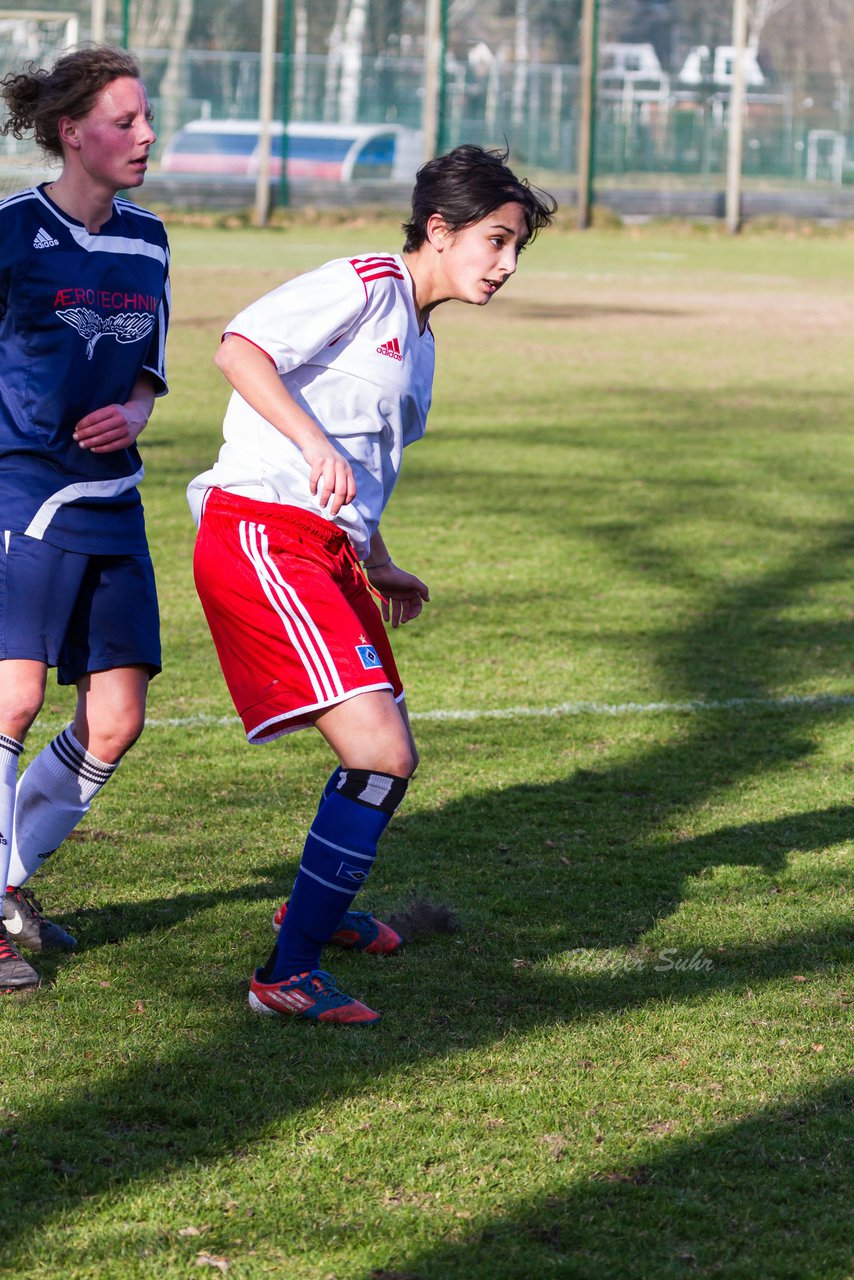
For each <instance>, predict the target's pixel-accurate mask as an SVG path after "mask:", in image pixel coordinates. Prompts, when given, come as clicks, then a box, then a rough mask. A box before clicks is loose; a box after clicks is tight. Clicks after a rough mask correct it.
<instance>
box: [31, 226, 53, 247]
mask: <svg viewBox="0 0 854 1280" xmlns="http://www.w3.org/2000/svg"><path fill="white" fill-rule="evenodd" d="M58 244H59V241H58V240H54V238H53V236H51V235H48V233H47V232H46V231H45V229H44V227H39V229H38V231H37V232H36V238H35V240H33V248H34V249H55V248H56V247H57V245H58Z"/></svg>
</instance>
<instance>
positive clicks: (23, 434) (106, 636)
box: [0, 48, 169, 990]
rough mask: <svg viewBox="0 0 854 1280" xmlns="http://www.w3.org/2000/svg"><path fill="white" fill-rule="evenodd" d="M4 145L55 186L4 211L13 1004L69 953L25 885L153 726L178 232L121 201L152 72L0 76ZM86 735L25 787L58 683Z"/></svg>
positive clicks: (7, 941)
mask: <svg viewBox="0 0 854 1280" xmlns="http://www.w3.org/2000/svg"><path fill="white" fill-rule="evenodd" d="M0 93H2V97H3V100H4V102H5V107H6V117H5V121H4V124H3V128H2V132H3V133H7V134H8V133H11V134H13V135H14V136H15V137H17V138H20V137H21V136H22V135H23V133H24V132H25V131H28V130H32V131H33V132H34V135H35V139H36V141H37V142H38V143H39V145H40V146H41V148H42V150H43V151H44V152H45V153H46V154H47V155H48V156H51V157H54V158H56V159H59V160H61V162H62V168H61V171H60V172H59V175H58V177H57V178H56V179H55V180H54V181H53V182H47V183H44V184H42V185H40V186H36V187H31V188H29V189H28V190H25V191H19V192H18V193H17V194H16V195H13V196H10V197H9V198H8V199H6V200H4V201H3V202H2V203H0V893H2V890H3V889H4V888H6V886H8V889H7V891H6V895H5V901H4V903H3V919H2V923H0V990H14V989H18V988H22V987H28V986H34V985H37V984H38V975H37V973H36V972H35V970H34V969H33V968H32V967H31V966H30V965H29V964H28V962H27V961H26V960H24V959H23V957H22V956H21V955H20V952H19V951H18V950H17V947H18V946H20V947H23V948H25V949H29V950H33V951H41V950H44V949H46V948H48V947H66V948H67V947H70V946H73V945H74V939H73V938H72V937H71V936H70V935H69V934H67V933H66V932H65V931H64V930H63V929H61V928H60V927H59V926H58V925H55V924H53V923H51V922H50V921H48V920H45V919H44V917H43V916H42V914H41V911H40V908H39V904H38V903H37V902H36V900H35V899H34V898H33V896H32V894H31V893H30V891H29V890H24V889H23V888H22V886H23V885H24V883H25V882H26V881H27V880H28V878H29V877H30V876H31V875H32V873H33V872H34V871H36V870H37V869H38V867H39V866H40V865H41V863H42V861H43V860H44V858H46V857H47V856H48V854H50V853H51V852H52V851H53V850H55V849H56V848H57V846H58V845H59V844H61V843H62V841H63V840H64V839H65V837H66V836H67V835H68V834H69V833H70V832H71V831H72V830H73V828H74V827H75V826H76V825H77V823H78V822H79V821H80V819H81V818H82V816H83V814H84V813H86V811H87V810H88V808H89V805H90V803H91V801H92V798H93V796H94V795H95V794H96V793H97V792H98V791H99V790H100V789H101V787H102V786H103V785H104V783H105V782H107V780H108V779H109V778H110V777H111V775H112V774H113V773H114V771H115V769H116V766H117V765H118V762H119V761H120V759H121V758H122V756H123V755H124V754H125V752H126V751H127V750H128V749H129V748H130V747H131V746H132V745H133V743H134V742H135V741H136V739H137V738H138V736H139V734H140V732H141V731H142V727H143V721H144V716H145V700H146V691H147V688H148V682H149V680H150V678H151V676H152V675H154V674H156V673H157V672H158V671H159V670H160V642H159V621H158V610H157V597H156V594H155V587H154V576H153V572H152V567H151V559H150V557H149V554H148V544H147V542H146V536H145V525H144V520H143V511H142V504H141V502H140V497H139V492H138V489H137V485H138V483H139V481H140V480H141V479H142V473H143V472H142V464H141V462H140V457H139V453H138V451H137V447H136V443H137V439H138V437H139V435H140V433H141V432H142V430H143V428H144V427H145V425H146V423H147V422H148V418H149V415H150V414H151V410H152V407H153V404H154V400H155V397H156V396H158V395H163V394H164V393H165V391H166V382H165V369H164V362H163V349H164V341H165V337H166V326H167V322H168V309H169V284H168V271H169V256H168V245H167V240H166V233H165V231H164V228H163V225H162V223H161V222H160V221H159V219H157V218H155V217H154V215H153V214H150V213H148V212H146V211H145V210H143V209H139V208H137V207H136V206H135V205H133V204H131V203H130V202H128V201H127V200H120V199H117V198H116V196H117V193H118V192H119V191H122V190H125V189H128V188H134V187H139V186H141V185H142V182H143V180H144V178H145V171H146V166H147V163H148V153H149V150H150V148H151V146H152V144H153V143H154V141H155V137H156V135H155V133H154V130H153V129H152V126H151V109H150V107H149V103H148V97H147V95H146V92H145V88H144V87H143V84H142V82H141V80H140V78H139V67H138V65H137V62H136V61H135V59H134V58H133V57H131V56H130V55H129V54H127V53H125V52H122V51H120V50H116V49H110V48H87V49H82V50H79V51H77V52H74V53H69V54H66V55H65V56H64V57H62V58H60V59H59V61H58V62H57V63H56V65H55V66H54V68H53V69H52V70H51V71H47V70H43V69H39V68H36V67H33V66H31V67H29V68H28V69H27V70H25V71H23V72H21V73H20V74H10V75H7V76H6V77H5V78H4V79H3V80H2V81H0ZM48 667H56V668H57V673H58V678H59V681H60V683H61V684H74V685H76V687H77V707H76V713H75V716H74V720H73V722H72V723H71V724H70V725H69V726H68V727H67V728H66V729H64V730H63V731H62V732H61V733H60V734H58V735H57V737H56V738H54V739H53V741H52V742H51V743H49V745H48V746H47V747H45V748H44V750H43V751H41V752H40V753H39V754H38V755H37V756H36V757H35V759H34V760H33V761H32V763H31V764H30V765H29V767H28V768H27V769H26V770H25V771H24V773H23V774H22V775H21V776H20V777H19V775H18V763H19V757H20V755H21V752H22V750H23V743H24V739H25V737H26V734H27V732H28V730H29V728H30V726H31V725H32V723H33V721H34V720H35V718H36V716H37V715H38V713H39V711H40V709H41V706H42V702H43V700H44V694H45V686H46V678H47V669H48Z"/></svg>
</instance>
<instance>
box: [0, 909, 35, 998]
mask: <svg viewBox="0 0 854 1280" xmlns="http://www.w3.org/2000/svg"><path fill="white" fill-rule="evenodd" d="M40 982H41V979H40V978H39V975H38V974H37V973H36V971H35V969H34V968H33V967H32V965H30V964H27V962H26V960H25V959H24V957H23V956H22V955H21V953H20V951H19V950H18V948H17V947H13V946H12V943H11V942H10V941H9V939H8V937H7V935H6V927H5V925H4V924H3V923H2V921H0V994H2V995H6V994H7V993H11V992H13V991H26V990H28V989H32V988H33V987H37V986H38V985H39V983H40Z"/></svg>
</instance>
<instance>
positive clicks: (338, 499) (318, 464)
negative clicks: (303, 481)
mask: <svg viewBox="0 0 854 1280" xmlns="http://www.w3.org/2000/svg"><path fill="white" fill-rule="evenodd" d="M302 456H303V457H304V458H305V460H306V462H307V463H308V465H309V466H310V467H311V475H310V477H309V488H310V489H311V492H312V493H313V494H316V495H317V500H318V502H319V503H320V506H321V508H323V507H328V508H329V510H328V512H327V514H328V516H329V518H330V519H331V518H332V517H333V516H337V515H338V512H339V511H340V510H341V508H342V507H343V506H346V504H347V503H348V502H352V501H353V499H354V498H355V496H356V480H355V477H354V476H353V468H352V467H351V466H350V463H349V462H348V461H347V459H346V458H345V457H343V456H342V455H341V454H340V453H339V452H338V450H337V449H336V448H334V446H333V445H331V444H330V443H329V441H328V440H326V439H324V440H323V441H322V443H318V444H310V445H306V447H305V448H304V449H303V451H302Z"/></svg>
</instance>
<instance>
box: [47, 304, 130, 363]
mask: <svg viewBox="0 0 854 1280" xmlns="http://www.w3.org/2000/svg"><path fill="white" fill-rule="evenodd" d="M56 314H57V315H58V316H59V318H60V320H64V321H65V323H66V324H70V325H72V326H73V327H74V328H75V329H76V330H77V332H78V333H79V334H80V336H81V338H85V339H86V359H87V360H91V359H92V356H93V355H94V352H95V343H96V342H97V341H98V339H99V338H104V337H107V336H109V337H113V338H115V340H116V342H140V341H141V340H142V339H143V338H147V337H148V335H149V334H150V333H151V330H152V329H153V328H154V316H152V315H149V314H148V313H147V312H145V311H123V312H122V313H121V315H117V316H99V315H98V313H97V311H91V310H90V309H89V307H68V309H67V310H65V311H57V313H56Z"/></svg>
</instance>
